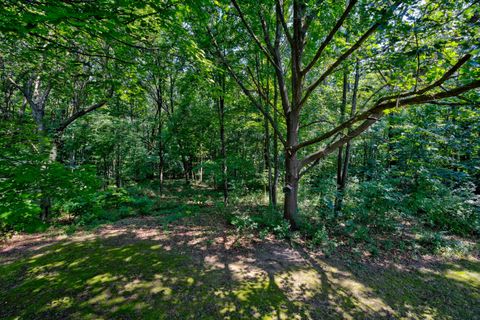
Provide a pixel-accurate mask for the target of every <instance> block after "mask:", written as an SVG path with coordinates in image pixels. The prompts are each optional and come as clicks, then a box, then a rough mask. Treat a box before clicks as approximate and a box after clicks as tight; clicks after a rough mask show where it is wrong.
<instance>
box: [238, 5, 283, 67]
mask: <svg viewBox="0 0 480 320" xmlns="http://www.w3.org/2000/svg"><path fill="white" fill-rule="evenodd" d="M231 2H232V4H233V6H234V7H235V9H236V10H237V12H238V15H239V17H240V20H241V21H242V23H243V25H244V26H245V28H246V29H247V31H248V33H249V34H250V36H251V37H252V39H253V40H254V41H255V43H256V44H257V46H258V47H259V48H260V50H261V51H262V52H263V53H264V54H265V56H266V57H267V59H268V60H269V61H270V62H271V63H272V64H273V65H274V66H275V65H276V63H275V61H274V60H273V58H272V56H271V55H270V53H269V52H268V50H267V49H266V48H265V47H264V46H263V45H262V43H261V42H260V40H259V39H258V37H257V36H256V35H255V32H253V29H252V28H251V27H250V25H249V24H248V22H247V20H246V19H245V16H244V15H243V12H242V10H241V9H240V7H239V5H238V3H237V1H236V0H231Z"/></svg>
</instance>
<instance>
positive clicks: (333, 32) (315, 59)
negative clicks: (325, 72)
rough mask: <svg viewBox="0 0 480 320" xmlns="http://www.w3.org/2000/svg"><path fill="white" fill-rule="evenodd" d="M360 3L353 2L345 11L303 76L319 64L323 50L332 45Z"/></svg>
mask: <svg viewBox="0 0 480 320" xmlns="http://www.w3.org/2000/svg"><path fill="white" fill-rule="evenodd" d="M357 2H358V0H351V1H350V2H349V4H348V6H347V8H346V9H345V11H344V12H343V14H342V16H341V17H340V19H338V21H337V23H336V24H335V26H334V27H333V29H332V30H331V31H330V33H329V34H328V35H327V37H326V38H325V40H323V42H322V44H321V45H320V47H319V48H318V50H317V52H316V53H315V56H314V57H313V59H312V61H311V62H310V63H309V64H308V65H307V66H306V67H305V69H303V70H302V74H303V75H306V74H307V73H308V72H309V71H310V70H311V69H312V68H313V66H314V65H315V64H316V63H317V61H318V59H319V58H320V56H321V55H322V53H323V50H325V48H326V47H327V45H328V44H329V43H330V41H332V39H333V37H334V36H335V34H336V33H337V32H338V30H339V29H340V27H341V26H342V25H343V23H344V22H345V19H346V18H347V17H348V15H349V14H350V11H352V9H353V7H354V6H355V4H356V3H357Z"/></svg>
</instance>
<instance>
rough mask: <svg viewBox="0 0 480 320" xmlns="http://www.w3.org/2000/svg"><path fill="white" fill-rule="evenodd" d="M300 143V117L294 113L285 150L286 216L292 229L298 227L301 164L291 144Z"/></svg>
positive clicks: (288, 128) (290, 118) (289, 123)
mask: <svg viewBox="0 0 480 320" xmlns="http://www.w3.org/2000/svg"><path fill="white" fill-rule="evenodd" d="M297 143H298V119H297V117H296V116H295V115H293V114H292V113H291V114H290V117H289V119H288V123H287V149H286V151H285V187H284V190H283V191H284V193H285V199H284V214H283V216H284V218H285V219H286V220H288V221H289V222H290V226H291V227H292V229H296V228H297V223H296V220H297V212H298V187H299V183H298V182H299V169H300V168H299V166H300V163H299V161H298V158H297V153H296V151H292V150H291V149H290V148H289V146H295V145H296V144H297Z"/></svg>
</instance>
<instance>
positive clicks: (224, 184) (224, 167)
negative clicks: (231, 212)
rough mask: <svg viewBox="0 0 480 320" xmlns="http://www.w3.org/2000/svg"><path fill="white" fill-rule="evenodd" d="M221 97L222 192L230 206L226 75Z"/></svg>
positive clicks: (221, 84)
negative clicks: (226, 134) (226, 128)
mask: <svg viewBox="0 0 480 320" xmlns="http://www.w3.org/2000/svg"><path fill="white" fill-rule="evenodd" d="M219 80H220V87H221V90H222V91H221V95H220V97H219V99H218V116H219V122H220V155H221V157H222V189H223V190H222V191H223V203H224V205H227V204H228V172H227V150H226V143H225V75H223V74H222V76H221V77H220V79H219Z"/></svg>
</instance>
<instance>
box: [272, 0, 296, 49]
mask: <svg viewBox="0 0 480 320" xmlns="http://www.w3.org/2000/svg"><path fill="white" fill-rule="evenodd" d="M275 8H276V11H277V17H278V19H279V21H280V23H281V25H282V28H283V32H284V33H285V36H286V37H287V40H288V42H289V43H290V45H291V44H292V42H293V40H292V35H291V34H290V31H289V30H288V26H287V22H286V21H285V15H284V13H283V0H276V1H275Z"/></svg>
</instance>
